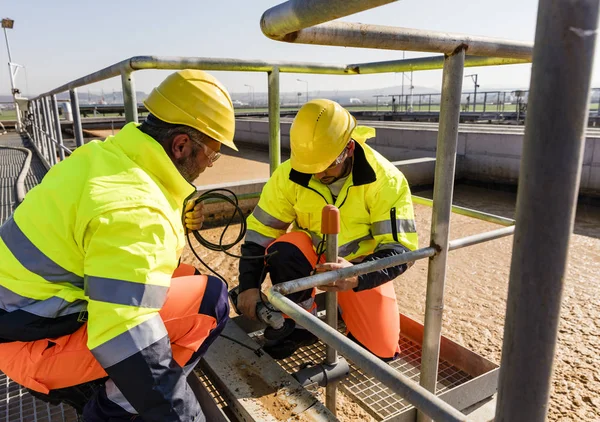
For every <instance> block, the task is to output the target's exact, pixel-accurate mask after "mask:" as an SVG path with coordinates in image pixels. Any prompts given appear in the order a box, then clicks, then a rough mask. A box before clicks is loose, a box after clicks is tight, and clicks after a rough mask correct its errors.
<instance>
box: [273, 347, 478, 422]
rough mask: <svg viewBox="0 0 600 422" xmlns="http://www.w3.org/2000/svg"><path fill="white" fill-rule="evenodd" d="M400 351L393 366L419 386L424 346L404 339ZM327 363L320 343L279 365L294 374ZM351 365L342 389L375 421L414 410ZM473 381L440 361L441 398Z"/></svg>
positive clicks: (460, 371)
mask: <svg viewBox="0 0 600 422" xmlns="http://www.w3.org/2000/svg"><path fill="white" fill-rule="evenodd" d="M400 348H401V354H400V357H399V358H398V359H396V360H395V361H394V362H391V363H390V366H391V367H392V368H394V369H395V370H397V371H398V372H401V373H402V374H403V375H405V376H407V377H408V378H410V379H411V380H412V381H415V382H417V383H418V382H419V378H420V371H421V346H420V345H418V344H417V343H415V342H413V341H411V340H409V339H407V338H405V337H401V339H400ZM324 359H325V345H324V344H323V343H321V342H317V343H315V344H313V345H311V346H308V347H303V348H301V349H299V350H298V351H297V352H296V353H295V354H294V355H293V356H291V357H289V358H287V359H284V360H282V361H279V363H280V365H281V366H282V368H283V369H285V370H286V371H287V372H288V373H290V374H292V373H294V372H296V371H297V370H298V369H300V367H301V366H302V365H304V364H306V363H307V362H313V363H320V362H322V361H323V360H324ZM348 363H349V364H350V375H349V376H348V378H346V379H345V380H343V381H342V382H341V383H340V389H341V390H342V391H344V392H345V393H346V394H348V395H349V396H350V397H352V399H354V400H355V401H356V402H357V403H358V404H359V405H360V406H361V407H362V408H364V409H365V410H366V411H367V412H368V413H369V414H371V416H373V417H374V418H375V419H377V420H378V421H386V420H389V419H391V418H393V417H395V416H397V415H399V414H400V413H402V412H404V411H406V410H407V409H409V408H411V407H412V405H411V404H410V403H408V402H407V401H406V400H404V399H402V398H401V397H400V396H398V395H397V394H394V393H392V392H391V391H390V390H389V389H388V388H387V387H386V386H385V385H383V384H382V383H380V382H378V381H377V380H375V379H374V378H373V377H371V376H369V375H366V374H365V373H364V372H362V370H360V369H359V368H357V367H356V365H354V363H352V362H350V361H349V362H348ZM471 379H473V377H472V376H471V375H469V374H467V373H466V372H464V371H462V370H460V369H458V368H457V367H455V366H452V365H451V364H450V363H448V362H446V361H444V360H441V359H440V363H439V369H438V384H437V394H438V395H439V394H441V393H444V392H445V391H448V390H450V389H452V388H454V387H457V386H459V385H461V384H463V383H465V382H467V381H469V380H471Z"/></svg>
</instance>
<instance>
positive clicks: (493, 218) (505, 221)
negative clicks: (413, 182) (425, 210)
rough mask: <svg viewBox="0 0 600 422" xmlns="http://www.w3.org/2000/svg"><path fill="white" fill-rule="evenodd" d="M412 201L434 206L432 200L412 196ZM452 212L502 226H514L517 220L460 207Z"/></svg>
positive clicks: (453, 206) (454, 208) (454, 207)
mask: <svg viewBox="0 0 600 422" xmlns="http://www.w3.org/2000/svg"><path fill="white" fill-rule="evenodd" d="M412 200H413V203H414V204H421V205H427V206H429V207H431V206H432V205H433V201H432V200H431V199H428V198H423V197H421V196H416V195H412ZM452 212H453V213H454V214H460V215H465V216H467V217H472V218H476V219H478V220H482V221H487V222H488V223H495V224H500V225H502V226H512V225H514V224H515V220H513V219H512V218H506V217H501V216H499V215H494V214H490V213H487V212H483V211H477V210H474V209H471V208H465V207H461V206H458V205H452Z"/></svg>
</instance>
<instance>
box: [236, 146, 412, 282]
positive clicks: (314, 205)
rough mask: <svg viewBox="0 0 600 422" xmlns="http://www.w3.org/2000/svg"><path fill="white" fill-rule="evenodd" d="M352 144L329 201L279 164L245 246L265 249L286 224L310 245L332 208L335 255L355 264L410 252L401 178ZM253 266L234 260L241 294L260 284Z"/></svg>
mask: <svg viewBox="0 0 600 422" xmlns="http://www.w3.org/2000/svg"><path fill="white" fill-rule="evenodd" d="M355 145H356V148H355V151H354V163H353V167H352V172H351V174H350V176H349V177H348V178H347V180H346V182H345V184H344V186H343V188H342V189H341V191H340V194H339V196H338V197H337V198H336V200H335V201H334V200H333V196H332V194H331V191H330V190H329V188H328V187H327V186H326V185H324V184H323V183H321V182H320V181H319V180H318V179H316V178H315V177H313V176H312V175H310V174H303V173H299V172H297V171H295V170H293V169H292V167H291V164H290V161H289V160H288V161H286V162H284V163H283V164H281V166H279V167H278V168H277V170H276V171H275V172H274V173H273V175H272V176H271V178H270V179H269V181H268V182H267V183H266V185H265V186H264V188H263V191H262V193H261V196H260V200H259V203H258V205H257V206H256V208H255V209H254V211H253V212H252V215H251V216H250V217H249V218H248V231H247V234H246V244H256V245H260V246H262V247H263V248H266V247H267V246H268V245H269V244H270V243H271V242H273V241H274V240H275V239H277V238H278V237H279V236H281V235H282V234H284V233H285V232H286V230H288V228H289V226H290V225H292V227H291V230H292V231H304V232H306V233H308V234H309V235H310V236H311V238H312V239H313V244H314V246H315V247H316V246H317V245H318V244H319V242H321V240H322V238H323V236H322V234H321V212H322V209H323V207H324V206H325V205H327V204H334V205H335V206H337V207H338V208H339V210H340V229H341V231H340V233H339V236H338V245H339V256H340V257H343V258H345V259H346V260H348V261H355V262H356V261H360V260H362V259H364V258H365V257H366V256H368V255H370V254H372V253H374V252H377V251H381V250H383V249H392V250H397V251H398V252H399V253H403V252H406V251H407V250H414V249H416V248H417V247H418V238H417V233H416V228H415V219H414V211H413V204H412V199H411V193H410V188H409V186H408V182H407V181H406V178H405V177H404V175H403V174H402V173H401V172H400V171H399V170H398V169H397V168H396V167H395V166H394V165H393V164H392V163H390V162H389V161H388V160H387V159H385V158H384V157H383V156H381V155H380V154H379V153H378V152H377V151H375V150H373V149H372V148H371V147H369V146H368V145H366V144H364V143H359V142H356V144H355ZM242 250H244V249H242ZM254 253H255V252H254ZM246 261H249V260H246ZM254 261H256V260H254ZM259 264H260V263H259ZM259 267H260V265H257V263H256V262H245V261H244V260H242V261H241V262H240V286H241V289H242V290H245V289H247V288H250V287H256V286H257V284H258V283H260V282H259V279H260V273H261V270H262V268H259Z"/></svg>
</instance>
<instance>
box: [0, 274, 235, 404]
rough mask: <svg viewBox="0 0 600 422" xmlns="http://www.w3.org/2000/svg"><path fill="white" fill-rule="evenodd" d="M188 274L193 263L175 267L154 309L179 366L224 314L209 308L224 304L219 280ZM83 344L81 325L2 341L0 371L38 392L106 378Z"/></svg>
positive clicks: (210, 336)
mask: <svg viewBox="0 0 600 422" xmlns="http://www.w3.org/2000/svg"><path fill="white" fill-rule="evenodd" d="M194 273H195V269H194V267H192V266H189V265H185V264H182V265H180V266H179V268H177V270H176V271H175V273H174V274H173V278H172V280H171V286H170V288H169V291H168V294H167V299H166V301H165V304H164V306H163V307H162V309H161V310H160V312H159V314H160V317H161V318H162V320H163V322H164V324H165V326H166V328H167V332H168V335H169V339H170V342H171V349H172V351H173V357H174V359H175V361H176V362H177V363H178V364H179V365H180V366H184V365H186V363H188V362H189V361H190V360H191V359H192V357H195V356H193V355H194V354H198V353H200V354H203V353H204V352H205V351H206V349H207V348H208V346H209V345H210V343H212V341H214V339H215V338H216V336H218V335H219V333H220V332H221V331H222V328H223V326H224V324H225V322H226V318H225V319H224V320H220V321H219V320H217V316H216V315H214V312H211V311H210V309H214V308H215V307H216V306H226V307H227V306H228V303H227V295H226V289H225V287H224V284H223V283H222V282H221V281H220V280H219V279H217V278H215V277H208V276H205V275H194ZM222 302H224V303H222ZM203 308H204V309H203ZM211 314H213V315H211ZM220 319H223V318H220ZM86 343H87V324H83V325H82V326H81V327H80V328H79V329H78V330H77V331H75V332H74V333H73V334H70V335H65V336H62V337H58V338H52V339H42V340H36V341H31V342H18V341H15V342H10V343H2V344H0V363H1V365H0V370H2V371H3V372H4V373H6V375H8V376H9V377H10V378H11V379H12V380H14V381H15V382H17V383H19V384H21V385H23V386H25V387H27V388H31V389H32V390H35V391H39V392H41V393H44V394H47V393H48V392H49V390H54V389H59V388H65V387H70V386H74V385H77V384H82V383H86V382H89V381H93V380H96V379H99V378H104V377H106V376H107V375H106V372H105V371H104V369H103V368H102V367H101V366H100V364H99V363H98V361H97V360H96V359H95V358H94V356H93V355H92V353H91V352H90V350H89V349H88V348H87V345H86Z"/></svg>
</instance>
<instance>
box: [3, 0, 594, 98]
mask: <svg viewBox="0 0 600 422" xmlns="http://www.w3.org/2000/svg"><path fill="white" fill-rule="evenodd" d="M281 2H282V1H281V0H218V1H208V0H195V1H193V0H173V1H170V2H167V1H160V0H144V1H137V0H119V1H116V0H101V1H91V0H55V1H47V0H4V1H3V2H2V3H1V4H0V14H1V15H2V17H9V18H11V19H14V20H15V24H14V28H13V29H10V30H8V37H9V42H10V47H11V53H12V59H13V62H15V63H18V64H20V65H23V66H25V69H26V71H23V70H21V71H20V73H19V75H18V76H17V86H18V87H19V88H20V89H21V92H23V93H24V94H25V95H37V94H40V93H43V92H46V91H48V90H51V89H53V88H55V87H57V86H60V85H62V84H64V83H66V82H68V81H70V80H73V79H76V78H79V77H81V76H84V75H87V74H89V73H92V72H94V71H96V70H99V69H101V68H103V67H106V66H109V65H111V64H114V63H116V62H119V61H121V60H124V59H126V58H129V57H132V56H138V55H161V56H195V57H215V58H240V59H261V60H285V61H309V62H321V63H327V64H350V63H360V62H369V61H382V60H396V59H401V58H402V56H403V52H401V51H385V50H369V49H357V48H344V47H330V46H314V45H301V44H288V43H283V42H278V41H273V40H270V39H268V38H267V37H266V36H264V35H263V34H262V32H261V30H260V18H261V15H262V14H263V13H264V12H265V11H266V10H267V9H269V8H270V7H273V6H275V5H277V4H280V3H281ZM536 16H537V1H535V0H503V1H502V2H495V1H490V0H401V1H398V2H394V3H391V4H388V5H384V6H381V7H379V8H376V9H372V10H369V11H365V12H361V13H358V14H355V15H351V16H348V17H345V18H343V19H342V20H343V21H348V22H361V23H371V24H379V25H391V26H401V27H408V28H418V29H429V30H435V31H444V32H453V33H464V34H471V35H482V36H490V37H499V38H505V39H513V40H522V41H533V39H534V34H535V22H536ZM405 55H406V58H412V57H422V56H426V55H430V54H427V53H419V52H406V53H405ZM596 56H598V54H596ZM0 62H4V63H7V62H8V56H7V52H6V47H5V45H1V46H0ZM596 62H598V60H596ZM168 73H169V71H140V72H136V73H135V74H134V75H135V83H136V89H137V90H138V91H145V92H150V91H151V89H152V88H153V87H154V86H156V85H157V84H159V83H160V81H161V80H162V79H163V78H164V77H165V76H166V75H167V74H168ZM471 73H477V74H478V80H479V84H480V90H486V89H498V88H526V87H527V86H528V85H529V78H530V73H531V65H530V64H524V65H511V66H501V67H487V68H470V69H466V70H465V74H471ZM214 75H215V76H217V78H219V79H220V80H221V81H222V82H223V83H224V84H225V86H226V87H227V88H228V89H229V91H230V92H232V93H249V91H251V90H254V91H255V92H266V90H267V76H266V74H265V73H253V72H244V73H240V72H236V73H234V72H214ZM299 78H300V79H302V80H305V81H306V83H308V88H309V91H310V92H312V93H315V92H318V91H320V90H340V91H342V90H355V89H372V88H383V87H390V86H399V85H400V84H401V83H402V76H401V74H394V73H386V74H379V75H358V76H325V75H297V74H282V75H281V91H282V92H292V91H302V92H304V91H305V90H306V83H304V82H299V81H297V79H299ZM441 78H442V73H441V71H440V70H436V71H425V72H416V73H415V74H414V76H413V84H414V85H415V86H419V87H426V88H430V89H435V90H438V91H439V90H440V87H441ZM406 83H408V81H406ZM471 84H472V82H470V80H469V79H466V80H465V82H464V85H463V87H464V88H463V89H464V90H467V89H471V86H470V85H471ZM247 85H249V86H247ZM592 85H593V86H599V85H600V71H599V69H598V66H596V68H595V69H594V75H593V80H592ZM87 90H90V91H91V92H94V93H99V92H100V91H101V90H104V93H105V94H108V93H111V92H112V91H113V90H116V91H120V90H121V85H120V78H113V79H110V80H107V81H104V82H101V83H97V84H94V85H90V86H88V87H84V88H80V92H81V91H83V92H85V91H87ZM9 92H10V79H9V75H8V66H7V65H2V66H0V94H8V93H9ZM107 96H108V95H107Z"/></svg>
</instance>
